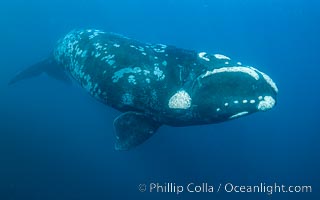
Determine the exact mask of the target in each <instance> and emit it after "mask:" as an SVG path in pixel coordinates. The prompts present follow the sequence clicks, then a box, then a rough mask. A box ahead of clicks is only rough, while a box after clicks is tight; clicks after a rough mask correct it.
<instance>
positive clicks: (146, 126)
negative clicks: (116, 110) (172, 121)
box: [113, 112, 161, 150]
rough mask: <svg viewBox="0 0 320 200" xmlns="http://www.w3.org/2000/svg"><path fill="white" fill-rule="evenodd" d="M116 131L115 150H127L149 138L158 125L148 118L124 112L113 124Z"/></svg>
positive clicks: (143, 115) (140, 114)
mask: <svg viewBox="0 0 320 200" xmlns="http://www.w3.org/2000/svg"><path fill="white" fill-rule="evenodd" d="M113 125H114V128H115V131H116V144H115V148H116V150H129V149H131V148H133V147H136V146H138V145H140V144H142V143H143V142H145V141H146V140H147V139H148V138H150V137H151V136H152V135H153V134H154V133H155V132H156V131H157V129H158V128H159V127H160V125H161V124H160V123H158V122H156V121H154V120H153V119H151V118H150V117H149V116H147V115H145V114H142V113H137V112H126V113H123V114H122V115H120V116H119V117H117V118H116V119H115V120H114V122H113Z"/></svg>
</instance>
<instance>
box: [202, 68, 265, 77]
mask: <svg viewBox="0 0 320 200" xmlns="http://www.w3.org/2000/svg"><path fill="white" fill-rule="evenodd" d="M225 72H242V73H246V74H248V75H250V76H251V77H252V78H254V79H256V80H259V74H258V73H257V72H255V71H254V70H253V69H250V68H248V67H223V68H219V69H214V70H212V71H207V72H206V73H205V74H204V75H202V76H201V78H204V77H207V76H210V75H214V74H218V73H225Z"/></svg>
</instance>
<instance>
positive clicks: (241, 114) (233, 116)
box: [229, 111, 249, 119]
mask: <svg viewBox="0 0 320 200" xmlns="http://www.w3.org/2000/svg"><path fill="white" fill-rule="evenodd" d="M248 113H249V112H248V111H244V112H240V113H237V114H235V115H232V116H231V117H229V119H233V118H238V117H241V116H243V115H246V114H248Z"/></svg>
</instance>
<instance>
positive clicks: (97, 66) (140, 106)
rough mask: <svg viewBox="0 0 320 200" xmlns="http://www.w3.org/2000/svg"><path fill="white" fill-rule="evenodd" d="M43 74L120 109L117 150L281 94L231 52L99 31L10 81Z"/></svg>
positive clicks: (266, 103)
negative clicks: (163, 127) (72, 83)
mask: <svg viewBox="0 0 320 200" xmlns="http://www.w3.org/2000/svg"><path fill="white" fill-rule="evenodd" d="M43 72H44V73H47V74H48V75H50V76H52V77H54V78H57V79H60V80H65V81H69V80H70V77H71V78H72V79H74V80H76V82H78V83H79V84H80V85H81V87H82V88H84V89H85V90H87V91H88V93H89V94H90V95H92V96H93V97H94V98H95V99H97V100H98V101H100V102H102V103H104V104H106V105H108V106H111V107H113V108H115V109H117V110H119V111H121V112H122V114H121V115H120V116H119V117H117V118H116V119H115V120H114V128H115V132H116V144H115V147H116V149H117V150H128V149H131V148H132V147H135V146H137V145H139V144H142V143H143V142H144V141H146V140H147V139H148V138H150V137H151V136H152V135H153V134H154V133H155V132H156V131H157V129H158V128H159V127H160V126H161V125H164V124H165V125H169V126H190V125H202V124H212V123H218V122H223V121H227V120H231V119H235V118H238V117H241V116H245V115H249V114H252V113H255V112H258V111H267V110H270V109H271V108H273V107H274V106H275V104H276V96H277V92H278V88H277V86H276V84H275V83H274V82H273V81H272V79H271V78H270V77H269V76H268V75H267V74H265V73H263V72H261V71H259V70H258V69H256V68H254V67H251V66H245V65H242V64H241V63H240V62H235V61H233V60H231V59H230V58H229V57H227V56H224V55H221V54H209V53H206V52H198V51H193V50H186V49H181V48H177V47H174V46H169V45H164V44H149V43H143V42H140V41H137V40H134V39H130V38H127V37H124V36H122V35H119V34H114V33H106V32H103V31H100V30H94V29H86V30H73V31H71V32H70V33H68V34H67V35H66V36H65V37H64V38H62V39H61V40H59V41H58V42H57V45H56V47H55V48H54V50H53V52H52V54H51V55H50V56H49V57H48V58H47V59H45V60H43V61H41V62H39V63H37V64H35V65H33V66H31V67H29V68H27V69H25V70H23V71H21V72H20V73H18V74H17V75H16V76H15V77H14V78H13V79H12V80H11V81H10V84H14V83H16V82H18V81H20V80H23V79H26V78H29V77H33V76H37V75H40V74H41V73H43Z"/></svg>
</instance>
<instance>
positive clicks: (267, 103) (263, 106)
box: [257, 96, 276, 111]
mask: <svg viewBox="0 0 320 200" xmlns="http://www.w3.org/2000/svg"><path fill="white" fill-rule="evenodd" d="M275 104H276V101H275V100H274V98H273V97H271V96H265V97H264V98H263V100H261V101H260V102H259V104H258V106H257V108H258V110H261V111H267V110H270V109H271V108H273V107H274V105H275Z"/></svg>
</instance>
